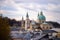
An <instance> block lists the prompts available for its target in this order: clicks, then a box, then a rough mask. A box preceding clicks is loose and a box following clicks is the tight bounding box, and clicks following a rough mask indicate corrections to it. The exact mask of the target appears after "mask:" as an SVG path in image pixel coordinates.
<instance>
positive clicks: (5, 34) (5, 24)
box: [0, 17, 10, 40]
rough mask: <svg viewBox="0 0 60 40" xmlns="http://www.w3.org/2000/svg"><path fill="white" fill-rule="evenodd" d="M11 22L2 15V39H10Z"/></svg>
mask: <svg viewBox="0 0 60 40" xmlns="http://www.w3.org/2000/svg"><path fill="white" fill-rule="evenodd" d="M9 32H10V29H9V24H8V20H7V18H2V17H0V38H1V40H8V39H9Z"/></svg>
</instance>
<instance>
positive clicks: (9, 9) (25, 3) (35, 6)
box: [0, 0, 60, 23]
mask: <svg viewBox="0 0 60 40" xmlns="http://www.w3.org/2000/svg"><path fill="white" fill-rule="evenodd" d="M41 11H42V12H43V14H44V15H45V17H46V21H55V22H59V23H60V0H0V14H3V16H4V17H9V18H11V19H16V20H21V19H22V16H23V17H24V19H26V13H27V12H28V14H29V18H30V19H31V20H37V14H38V13H40V12H41Z"/></svg>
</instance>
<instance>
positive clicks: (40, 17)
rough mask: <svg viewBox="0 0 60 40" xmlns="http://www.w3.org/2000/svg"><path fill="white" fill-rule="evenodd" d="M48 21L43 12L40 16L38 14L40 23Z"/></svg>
mask: <svg viewBox="0 0 60 40" xmlns="http://www.w3.org/2000/svg"><path fill="white" fill-rule="evenodd" d="M45 20H46V18H45V16H44V15H43V12H42V11H41V12H40V14H38V22H39V23H44V22H45Z"/></svg>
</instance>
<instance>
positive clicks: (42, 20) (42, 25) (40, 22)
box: [21, 11, 52, 30]
mask: <svg viewBox="0 0 60 40" xmlns="http://www.w3.org/2000/svg"><path fill="white" fill-rule="evenodd" d="M21 27H22V28H23V29H25V30H36V29H37V30H49V29H51V28H52V25H51V24H49V23H46V17H45V16H44V15H43V12H42V11H41V12H40V13H38V15H37V22H36V21H34V20H30V19H29V15H28V13H27V14H26V20H25V21H24V18H23V17H22V22H21Z"/></svg>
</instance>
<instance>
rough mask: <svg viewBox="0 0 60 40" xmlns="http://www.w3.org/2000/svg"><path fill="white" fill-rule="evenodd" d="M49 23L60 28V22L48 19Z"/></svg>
mask: <svg viewBox="0 0 60 40" xmlns="http://www.w3.org/2000/svg"><path fill="white" fill-rule="evenodd" d="M47 23H51V24H52V25H53V27H54V28H60V24H59V23H58V22H53V21H47Z"/></svg>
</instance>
